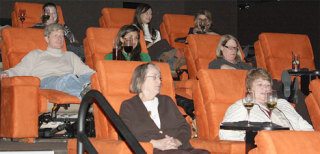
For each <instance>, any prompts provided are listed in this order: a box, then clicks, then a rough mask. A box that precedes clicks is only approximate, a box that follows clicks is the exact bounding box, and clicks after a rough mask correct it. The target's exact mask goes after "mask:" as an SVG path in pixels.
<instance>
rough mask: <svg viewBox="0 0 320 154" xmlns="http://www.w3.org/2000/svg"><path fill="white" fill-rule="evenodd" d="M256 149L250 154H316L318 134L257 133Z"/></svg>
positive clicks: (318, 141) (319, 149)
mask: <svg viewBox="0 0 320 154" xmlns="http://www.w3.org/2000/svg"><path fill="white" fill-rule="evenodd" d="M255 143H256V145H257V148H254V149H253V150H251V151H249V153H250V154H278V153H290V154H301V153H318V152H319V151H320V146H319V144H320V132H309V131H259V132H258V134H257V136H256V137H255Z"/></svg>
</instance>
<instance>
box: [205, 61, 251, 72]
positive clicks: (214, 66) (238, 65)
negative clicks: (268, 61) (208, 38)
mask: <svg viewBox="0 0 320 154" xmlns="http://www.w3.org/2000/svg"><path fill="white" fill-rule="evenodd" d="M222 65H229V66H231V67H234V68H235V69H240V70H250V69H252V68H253V67H252V66H251V65H249V64H247V63H244V62H242V61H240V62H237V63H236V64H233V63H230V62H228V61H226V60H225V59H223V58H217V59H214V60H213V61H211V62H210V63H209V69H220V68H221V66H222Z"/></svg>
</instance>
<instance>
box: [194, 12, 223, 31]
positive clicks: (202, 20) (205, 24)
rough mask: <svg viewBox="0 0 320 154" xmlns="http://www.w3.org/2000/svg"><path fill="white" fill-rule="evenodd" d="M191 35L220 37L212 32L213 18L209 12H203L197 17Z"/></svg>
mask: <svg viewBox="0 0 320 154" xmlns="http://www.w3.org/2000/svg"><path fill="white" fill-rule="evenodd" d="M189 34H213V35H219V34H217V33H216V32H214V31H213V30H212V16H211V13H210V12H209V11H208V10H201V11H199V12H198V13H197V14H196V15H195V19H194V27H191V28H190V29H189Z"/></svg>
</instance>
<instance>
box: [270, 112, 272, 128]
mask: <svg viewBox="0 0 320 154" xmlns="http://www.w3.org/2000/svg"><path fill="white" fill-rule="evenodd" d="M271 115H272V110H270V126H272V118H271Z"/></svg>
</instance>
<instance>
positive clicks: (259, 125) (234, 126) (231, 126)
mask: <svg viewBox="0 0 320 154" xmlns="http://www.w3.org/2000/svg"><path fill="white" fill-rule="evenodd" d="M220 129H224V130H245V131H246V136H245V142H246V153H248V152H249V151H250V150H251V149H253V148H255V147H256V145H255V144H254V138H255V136H256V135H257V132H258V131H260V130H289V128H288V127H282V126H279V125H277V124H274V123H270V122H250V125H248V121H239V122H224V123H222V124H221V125H220Z"/></svg>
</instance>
